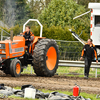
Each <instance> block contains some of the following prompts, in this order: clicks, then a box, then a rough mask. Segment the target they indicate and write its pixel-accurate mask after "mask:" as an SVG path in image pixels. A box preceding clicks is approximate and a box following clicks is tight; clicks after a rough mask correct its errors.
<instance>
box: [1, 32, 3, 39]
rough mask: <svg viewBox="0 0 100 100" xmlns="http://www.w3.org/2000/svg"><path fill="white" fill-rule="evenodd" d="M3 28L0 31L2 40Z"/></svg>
mask: <svg viewBox="0 0 100 100" xmlns="http://www.w3.org/2000/svg"><path fill="white" fill-rule="evenodd" d="M2 35H3V30H2V31H1V41H2Z"/></svg>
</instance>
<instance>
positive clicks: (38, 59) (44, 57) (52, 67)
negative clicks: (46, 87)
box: [33, 39, 59, 77]
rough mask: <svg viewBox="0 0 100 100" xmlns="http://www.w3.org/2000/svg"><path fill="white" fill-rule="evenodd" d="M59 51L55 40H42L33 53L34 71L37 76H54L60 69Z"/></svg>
mask: <svg viewBox="0 0 100 100" xmlns="http://www.w3.org/2000/svg"><path fill="white" fill-rule="evenodd" d="M58 59H59V51H58V46H57V43H56V41H55V40H53V39H41V40H40V41H38V42H37V44H36V45H35V48H34V51H33V69H34V72H35V73H36V75H37V76H46V77H51V76H54V74H55V73H56V70H57V68H58V62H59V61H58Z"/></svg>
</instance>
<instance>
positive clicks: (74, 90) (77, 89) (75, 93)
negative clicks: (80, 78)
mask: <svg viewBox="0 0 100 100" xmlns="http://www.w3.org/2000/svg"><path fill="white" fill-rule="evenodd" d="M73 96H75V97H77V96H79V87H78V86H74V87H73Z"/></svg>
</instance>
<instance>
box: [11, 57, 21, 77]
mask: <svg viewBox="0 0 100 100" xmlns="http://www.w3.org/2000/svg"><path fill="white" fill-rule="evenodd" d="M10 73H11V76H13V77H19V76H20V74H21V62H20V61H19V60H18V59H14V60H12V61H11V64H10Z"/></svg>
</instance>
